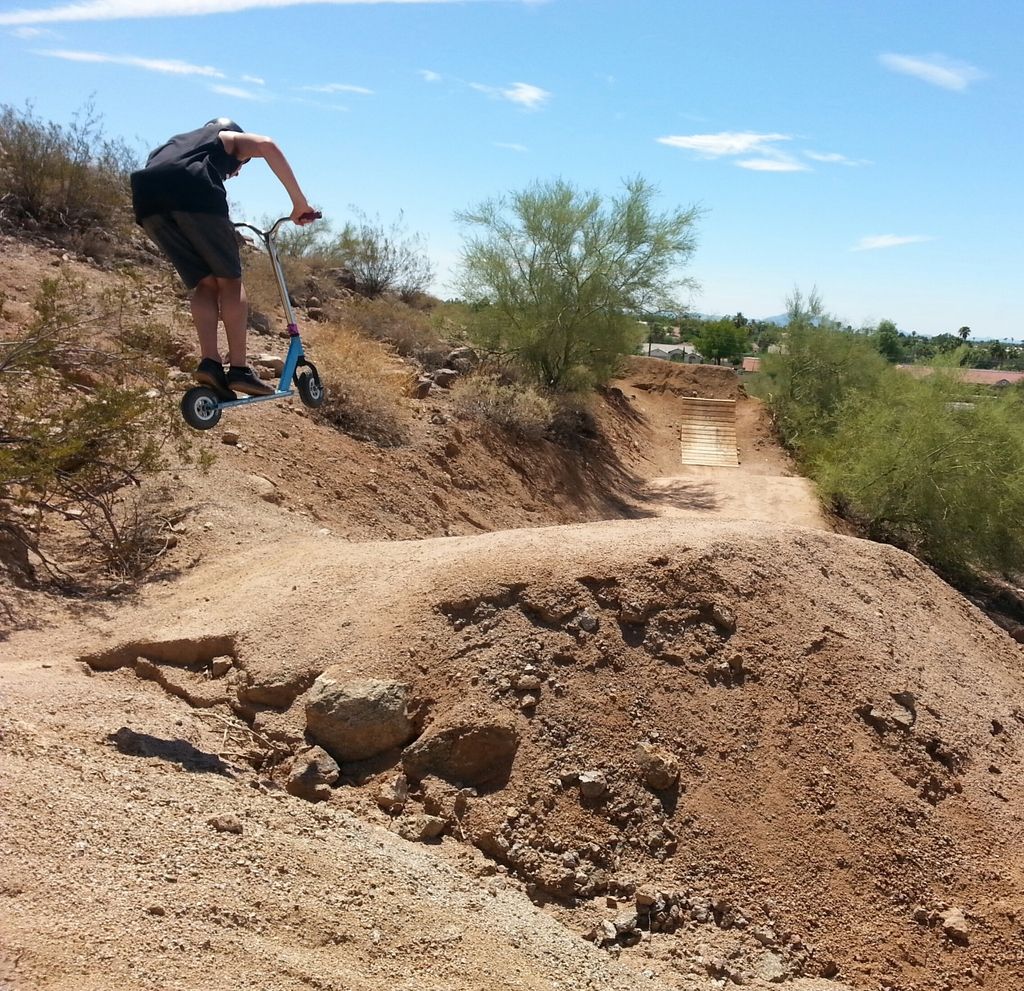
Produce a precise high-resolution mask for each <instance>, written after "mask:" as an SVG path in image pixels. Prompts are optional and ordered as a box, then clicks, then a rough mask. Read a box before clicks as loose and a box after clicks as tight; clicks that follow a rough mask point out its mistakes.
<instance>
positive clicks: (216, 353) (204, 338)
mask: <svg viewBox="0 0 1024 991" xmlns="http://www.w3.org/2000/svg"><path fill="white" fill-rule="evenodd" d="M189 304H190V306H191V307H192V322H193V323H194V324H195V325H196V333H198V334H199V350H200V351H202V353H203V354H202V356H203V357H204V358H212V359H213V360H214V361H217V362H219V361H220V348H219V347H218V346H217V319H218V317H219V315H220V304H219V300H218V288H217V280H216V279H215V278H214V277H213V276H212V275H208V276H207V277H206V278H205V279H203V280H202V282H200V283H199V285H197V286H196V287H195V289H193V290H192V296H191V298H190V299H189Z"/></svg>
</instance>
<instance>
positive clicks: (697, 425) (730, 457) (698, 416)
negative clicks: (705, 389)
mask: <svg viewBox="0 0 1024 991" xmlns="http://www.w3.org/2000/svg"><path fill="white" fill-rule="evenodd" d="M679 402H680V405H681V407H682V421H681V423H680V425H679V453H680V459H681V462H682V464H684V465H708V466H711V467H721V468H734V467H736V466H737V465H739V463H740V459H739V451H738V448H737V445H736V402H735V400H733V399H683V398H680V400H679Z"/></svg>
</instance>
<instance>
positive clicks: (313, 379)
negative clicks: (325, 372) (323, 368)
mask: <svg viewBox="0 0 1024 991" xmlns="http://www.w3.org/2000/svg"><path fill="white" fill-rule="evenodd" d="M295 384H296V385H297V386H298V389H299V398H300V399H301V400H302V402H303V404H304V405H305V406H308V407H309V408H310V409H316V408H317V407H318V406H323V404H324V400H325V399H326V398H327V392H326V391H325V389H324V385H323V383H322V382H321V381H320V375H319V373H318V372H317V370H316V369H315V368H314V367H313V366H312V365H309V366H308V367H307V368H306V369H305V370H304V371H301V372H299V374H298V375H297V376H296V378H295Z"/></svg>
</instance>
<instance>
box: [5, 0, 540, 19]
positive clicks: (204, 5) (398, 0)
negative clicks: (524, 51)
mask: <svg viewBox="0 0 1024 991" xmlns="http://www.w3.org/2000/svg"><path fill="white" fill-rule="evenodd" d="M462 2H466V0H160V2H159V3H154V2H153V0H82V2H81V3H70V4H64V5H62V6H57V7H44V8H37V9H35V10H12V11H6V12H4V13H0V24H53V23H57V22H60V21H113V20H122V19H125V18H138V17H196V16H200V15H203V14H237V13H238V12H239V11H242V10H253V9H255V8H264V7H298V6H311V5H313V4H331V5H350V4H361V5H362V4H382V3H390V4H427V3H430V4H449V3H462ZM476 2H486V0H476ZM520 2H522V3H528V2H530V0H520Z"/></svg>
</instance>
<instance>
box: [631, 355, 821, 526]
mask: <svg viewBox="0 0 1024 991" xmlns="http://www.w3.org/2000/svg"><path fill="white" fill-rule="evenodd" d="M613 386H614V387H616V388H618V389H620V390H621V391H622V393H623V394H624V395H625V396H627V397H628V398H629V399H630V401H631V403H632V406H633V408H634V409H635V411H636V412H637V413H638V414H640V415H641V416H642V417H643V418H644V420H645V421H646V423H647V425H648V426H647V429H648V432H649V434H648V437H649V439H648V443H647V445H646V449H645V451H644V458H645V461H646V462H647V472H646V473H647V474H649V476H650V477H648V478H647V479H646V482H645V487H644V490H643V495H644V498H645V500H646V501H647V502H648V504H649V505H650V506H651V507H653V508H654V509H655V511H656V512H657V514H658V515H659V516H663V517H668V518H687V517H689V518H701V517H712V518H717V519H727V520H761V521H763V522H766V523H785V524H793V525H797V526H807V527H814V528H815V529H819V530H829V529H832V527H831V525H830V523H829V521H828V520H827V519H826V517H825V515H824V513H823V512H822V510H821V506H820V503H819V502H818V498H817V495H816V494H815V491H814V486H813V485H812V483H811V482H810V481H809V480H808V479H806V478H803V477H802V476H800V475H799V474H797V472H796V469H795V467H794V465H793V463H792V461H791V459H790V458H789V457H788V456H787V455H786V453H785V452H784V451H783V450H782V449H781V448H780V447H779V445H778V443H777V441H776V440H775V438H774V436H773V434H772V429H771V425H770V422H769V420H768V414H767V411H766V410H765V408H764V405H763V403H761V402H760V400H757V399H753V398H751V397H750V396H747V395H746V394H745V393H744V391H743V389H742V386H741V385H740V383H739V380H738V379H737V378H736V375H735V373H734V372H733V371H732V370H731V369H727V368H716V367H711V366H697V367H694V366H687V365H676V364H672V363H670V362H665V361H659V360H657V359H648V358H635V359H632V362H631V365H630V367H629V370H628V374H627V375H626V376H625V377H623V378H622V379H620V380H618V381H617V382H614V383H613ZM681 396H702V397H705V398H710V399H731V400H734V401H735V403H736V440H737V445H738V448H739V465H738V466H737V467H734V468H733V467H727V468H726V467H723V468H717V467H706V466H695V465H683V464H681V463H680V456H679V423H680V419H681V410H680V405H681V404H680V402H679V397H681ZM751 476H753V477H751Z"/></svg>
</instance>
